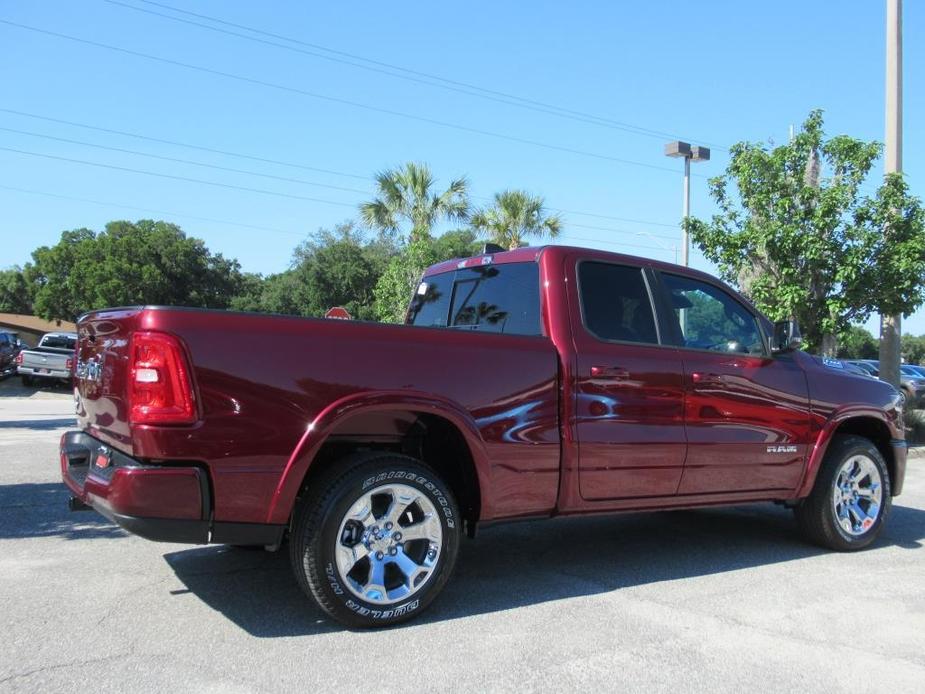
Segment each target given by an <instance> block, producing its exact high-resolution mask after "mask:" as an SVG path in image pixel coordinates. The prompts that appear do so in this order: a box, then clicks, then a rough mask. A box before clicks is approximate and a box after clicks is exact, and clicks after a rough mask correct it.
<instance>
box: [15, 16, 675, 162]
mask: <svg viewBox="0 0 925 694" xmlns="http://www.w3.org/2000/svg"><path fill="white" fill-rule="evenodd" d="M0 24H6V25H7V26H12V27H16V28H18V29H24V30H26V31H32V32H35V33H38V34H44V35H46V36H52V37H55V38H59V39H65V40H67V41H73V42H75V43H80V44H84V45H87V46H93V47H95V48H103V49H105V50H109V51H114V52H117V53H122V54H124V55H131V56H133V57H136V58H144V59H145V60H151V61H154V62H158V63H163V64H165V65H172V66H174V67H182V68H184V69H187V70H194V71H197V72H202V73H205V74H209V75H215V76H219V77H224V78H226V79H231V80H236V81H239V82H244V83H247V84H256V85H259V86H263V87H267V88H269V89H276V90H279V91H284V92H288V93H292V94H300V95H302V96H307V97H309V98H312V99H319V100H321V101H327V102H330V103H336V104H341V105H345V106H351V107H353V108H359V109H363V110H366V111H372V112H375V113H384V114H386V115H390V116H395V117H399V118H407V119H409V120H414V121H418V122H421V123H428V124H430V125H438V126H440V127H444V128H451V129H453V130H459V131H461V132H469V133H473V134H476V135H483V136H485V137H492V138H496V139H500V140H507V141H510V142H517V143H519V144H525V145H530V146H533V147H539V148H542V149H548V150H551V151H557V152H565V153H568V154H575V155H578V156H583V157H588V158H592V159H599V160H603V161H612V162H615V163H618V164H626V165H629V166H639V167H643V168H647V169H653V170H656V171H666V172H668V173H672V174H676V173H677V171H676V170H675V169H673V168H668V167H665V166H658V165H656V164H649V163H646V162H639V161H634V160H631V159H623V158H621V157H613V156H610V155H607V154H599V153H597V152H589V151H587V150H581V149H574V148H572V147H565V146H562V145H555V144H551V143H548V142H540V141H538V140H530V139H527V138H522V137H517V136H514V135H506V134H504V133H497V132H494V131H491V130H482V129H481V128H473V127H470V126H467V125H460V124H458V123H451V122H448V121H442V120H438V119H436V118H428V117H425V116H418V115H415V114H411V113H404V112H402V111H395V110H393V109H388V108H382V107H380V106H373V105H370V104H364V103H361V102H358V101H351V100H349V99H342V98H339V97H334V96H328V95H326V94H318V93H316V92H310V91H308V90H305V89H301V88H299V87H292V86H289V85H284V84H278V83H275V82H268V81H266V80H261V79H257V78H254V77H246V76H244V75H238V74H235V73H231V72H225V71H223V70H216V69H214V68H208V67H203V66H201V65H194V64H192V63H184V62H181V61H179V60H172V59H170V58H164V57H162V56H156V55H151V54H149V53H142V52H140V51H134V50H131V49H129V48H122V47H119V46H113V45H110V44H106V43H100V42H98V41H91V40H89V39H83V38H79V37H77V36H71V35H69V34H61V33H59V32H55V31H50V30H48V29H40V28H38V27H33V26H29V25H26V24H19V23H18V22H11V21H9V20H6V19H0Z"/></svg>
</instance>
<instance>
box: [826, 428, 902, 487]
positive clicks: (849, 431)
mask: <svg viewBox="0 0 925 694" xmlns="http://www.w3.org/2000/svg"><path fill="white" fill-rule="evenodd" d="M850 435H854V436H861V437H863V438H865V439H868V440H870V441H872V442H873V444H874V445H875V446H876V447H877V450H878V451H880V455H882V456H883V459H884V460H885V461H886V466H887V472H889V474H890V480H891V481H892V480H894V479H896V459H895V458H894V457H893V447H892V446H891V445H890V441H891V439H892V437H891V436H890V430H889V429H888V428H887V426H886V424H885V423H884V422H882V421H881V420H879V419H877V418H875V417H854V418H852V419H848V420H846V421H844V422H842V423H841V424H839V425H838V428H837V429H836V430H835V432H834V433H833V437H834V436H850Z"/></svg>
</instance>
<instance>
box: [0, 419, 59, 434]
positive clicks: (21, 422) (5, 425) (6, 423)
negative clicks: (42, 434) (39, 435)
mask: <svg viewBox="0 0 925 694" xmlns="http://www.w3.org/2000/svg"><path fill="white" fill-rule="evenodd" d="M76 426H77V418H76V417H58V418H54V419H14V420H8V419H4V420H0V429H32V430H35V431H48V430H51V429H61V428H62V427H76Z"/></svg>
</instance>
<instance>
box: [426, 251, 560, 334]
mask: <svg viewBox="0 0 925 694" xmlns="http://www.w3.org/2000/svg"><path fill="white" fill-rule="evenodd" d="M539 282H540V279H539V267H538V266H537V264H536V263H510V264H501V265H482V266H479V267H474V268H465V269H461V270H456V271H453V272H446V273H443V274H440V275H432V276H430V277H427V278H425V279H424V281H423V282H422V283H421V285H420V286H419V287H418V290H417V293H416V294H415V296H414V299H413V300H412V303H411V310H410V312H409V314H408V322H409V323H411V324H412V325H424V326H441V327H450V328H456V329H459V330H478V331H480V332H490V333H505V334H509V335H542V328H541V326H540V288H539Z"/></svg>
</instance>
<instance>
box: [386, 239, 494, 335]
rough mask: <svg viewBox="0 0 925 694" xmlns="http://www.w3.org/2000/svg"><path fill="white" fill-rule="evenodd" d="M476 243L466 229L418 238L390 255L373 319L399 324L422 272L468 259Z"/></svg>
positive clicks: (473, 251) (474, 251)
mask: <svg viewBox="0 0 925 694" xmlns="http://www.w3.org/2000/svg"><path fill="white" fill-rule="evenodd" d="M478 251H479V248H478V243H477V242H476V241H475V236H474V235H473V233H472V232H471V231H469V230H467V229H465V230H455V231H449V232H447V233H446V234H443V235H442V236H440V237H438V238H436V239H433V238H429V237H423V238H417V239H415V240H413V241H411V242H410V243H409V244H407V245H406V246H405V247H404V248H402V250H401V252H400V253H398V254H397V255H395V256H393V257H392V259H391V260H390V261H389V263H388V266H387V267H386V268H385V271H384V272H383V273H382V276H381V277H380V278H379V281H378V283H377V284H376V289H375V299H376V301H375V311H376V317H377V318H378V319H379V320H381V321H385V322H387V323H402V322H404V320H405V314H406V312H407V310H408V303H409V300H410V299H411V296H412V294H413V293H414V290H415V288H416V287H417V285H418V282H420V280H421V275H422V274H423V273H424V270H425V269H426V268H427V267H428V266H430V265H433V264H434V263H439V262H442V261H444V260H450V259H452V258H467V257H470V256H472V255H475V254H476V253H478Z"/></svg>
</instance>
